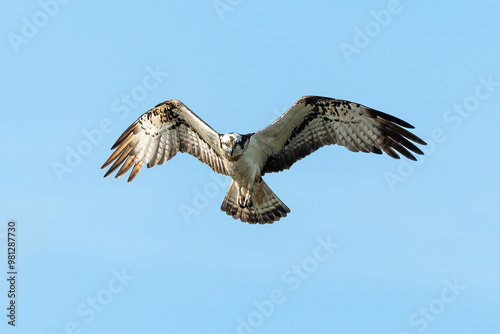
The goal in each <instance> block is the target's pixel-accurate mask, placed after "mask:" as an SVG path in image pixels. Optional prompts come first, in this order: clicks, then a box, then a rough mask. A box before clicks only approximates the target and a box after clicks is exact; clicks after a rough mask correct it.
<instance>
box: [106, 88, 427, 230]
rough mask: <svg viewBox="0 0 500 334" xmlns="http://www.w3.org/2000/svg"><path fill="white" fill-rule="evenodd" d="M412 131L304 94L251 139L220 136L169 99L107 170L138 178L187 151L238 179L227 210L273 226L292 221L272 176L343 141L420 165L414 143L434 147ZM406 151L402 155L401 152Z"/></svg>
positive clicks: (127, 137)
mask: <svg viewBox="0 0 500 334" xmlns="http://www.w3.org/2000/svg"><path fill="white" fill-rule="evenodd" d="M405 128H413V126H412V125H410V124H408V123H407V122H405V121H403V120H401V119H399V118H397V117H394V116H391V115H388V114H386V113H383V112H380V111H377V110H374V109H371V108H368V107H366V106H363V105H361V104H358V103H353V102H349V101H345V100H338V99H332V98H328V97H321V96H304V97H302V98H300V99H299V100H298V101H297V102H295V104H294V105H292V106H291V107H290V108H289V109H288V110H287V111H286V112H285V113H284V114H283V115H281V116H280V117H279V118H278V119H277V120H276V121H274V122H273V123H271V124H270V125H268V126H267V127H265V128H264V129H262V130H260V131H258V132H255V133H249V134H244V135H242V134H238V133H234V132H231V133H226V134H224V135H223V134H220V133H218V132H216V131H215V130H213V129H212V128H211V127H210V126H209V125H208V124H207V123H205V122H204V121H203V120H201V119H200V118H199V117H198V116H196V115H195V113H193V112H192V111H191V110H189V109H188V108H187V107H186V106H185V105H184V104H183V103H182V102H180V101H178V100H168V101H165V102H163V103H160V104H158V105H157V106H156V107H154V108H153V109H151V110H149V111H148V112H146V113H145V114H143V115H142V116H141V117H139V118H138V119H137V120H136V121H135V122H134V123H132V125H130V126H129V127H128V128H127V129H126V130H125V132H123V134H122V135H121V136H120V137H119V138H118V140H117V141H116V142H115V144H114V145H113V147H111V149H112V150H115V151H114V152H113V153H112V154H111V156H110V157H109V158H108V160H106V162H105V163H104V165H103V166H102V167H101V168H106V167H108V166H109V165H111V167H110V168H109V170H108V171H107V172H106V174H105V175H104V177H107V176H109V175H110V174H112V173H113V172H114V171H116V170H117V169H118V168H120V169H119V170H118V172H117V174H116V177H117V178H118V177H120V176H122V175H124V174H125V173H127V171H128V170H130V168H132V167H133V169H132V172H131V173H130V176H129V178H128V182H130V181H132V180H133V179H134V178H135V177H136V176H137V173H139V171H140V170H141V168H142V167H143V166H144V165H147V166H148V168H151V167H153V166H155V165H162V164H163V163H165V162H166V161H167V160H170V159H172V158H173V157H174V156H175V155H176V154H177V152H187V153H189V154H191V155H193V156H194V157H196V158H198V159H199V160H200V161H201V162H204V163H205V164H207V165H209V166H210V167H211V168H212V169H213V170H214V171H215V172H217V173H220V174H223V175H227V176H230V177H231V178H232V180H231V185H230V186H229V190H228V191H227V193H226V196H225V198H224V201H223V202H222V206H221V210H222V211H224V212H226V213H227V214H228V215H230V216H232V217H233V218H234V219H240V220H241V221H243V222H248V223H250V224H255V223H259V224H267V223H273V222H275V221H278V220H280V218H282V217H286V215H287V213H289V212H290V209H289V208H288V207H287V206H286V205H285V204H284V203H283V202H282V201H281V200H280V199H279V198H278V196H276V195H275V194H274V192H273V191H272V190H271V189H270V188H269V187H268V186H267V184H266V183H265V182H264V180H263V179H262V177H263V176H264V174H266V173H273V172H280V171H283V170H285V169H289V168H290V167H291V166H292V165H293V164H294V163H295V162H297V161H298V160H300V159H302V158H304V157H305V156H307V155H309V154H311V153H312V152H314V151H316V150H317V149H319V148H320V147H322V146H325V145H332V144H337V145H341V146H345V147H346V148H347V149H349V150H350V151H353V152H359V151H361V152H372V153H376V154H382V152H385V153H386V154H387V155H389V156H390V157H392V158H395V159H399V155H398V153H400V154H401V155H403V156H405V157H406V158H408V159H411V160H416V159H415V157H414V156H413V154H412V153H411V152H410V151H412V152H413V153H416V154H423V152H422V151H421V150H420V149H419V148H418V147H417V146H416V145H415V144H414V143H412V142H415V143H418V144H420V145H426V143H425V142H424V141H423V140H422V139H420V138H419V137H417V136H416V135H414V134H413V133H411V132H409V131H408V130H406V129H405ZM396 152H398V153H396Z"/></svg>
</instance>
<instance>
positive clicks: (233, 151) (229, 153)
mask: <svg viewBox="0 0 500 334" xmlns="http://www.w3.org/2000/svg"><path fill="white" fill-rule="evenodd" d="M220 145H221V148H222V152H223V153H224V155H225V156H226V158H228V159H229V160H236V159H238V158H239V157H240V156H241V155H242V154H243V152H244V151H245V148H246V138H245V137H244V136H242V135H240V134H237V133H234V132H231V133H226V134H225V135H223V136H222V137H221V139H220Z"/></svg>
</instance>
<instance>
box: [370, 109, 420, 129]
mask: <svg viewBox="0 0 500 334" xmlns="http://www.w3.org/2000/svg"><path fill="white" fill-rule="evenodd" d="M367 113H368V114H369V115H370V116H371V117H373V118H376V117H380V118H383V119H385V120H387V121H390V122H392V123H395V124H397V125H399V126H402V127H405V128H407V129H415V127H414V126H413V125H411V124H410V123H408V122H405V121H403V120H402V119H401V118H398V117H395V116H392V115H389V114H386V113H385V112H382V111H378V110H375V109H371V108H368V110H367Z"/></svg>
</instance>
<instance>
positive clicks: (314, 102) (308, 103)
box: [253, 96, 426, 174]
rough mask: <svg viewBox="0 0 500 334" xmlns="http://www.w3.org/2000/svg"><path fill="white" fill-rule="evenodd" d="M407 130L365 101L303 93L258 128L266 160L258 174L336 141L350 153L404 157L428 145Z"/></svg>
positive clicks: (256, 136)
mask: <svg viewBox="0 0 500 334" xmlns="http://www.w3.org/2000/svg"><path fill="white" fill-rule="evenodd" d="M405 128H413V126H411V125H410V124H408V123H406V122H405V121H403V120H401V119H399V118H396V117H394V116H391V115H388V114H385V113H383V112H380V111H377V110H374V109H371V108H368V107H365V106H363V105H360V104H357V103H353V102H349V101H344V100H336V99H331V98H327V97H320V96H304V97H302V98H300V99H299V100H298V101H297V102H296V103H295V104H294V105H293V106H291V107H290V109H288V110H287V111H286V112H285V113H284V114H283V115H281V117H280V118H278V119H277V120H276V121H274V122H273V123H272V124H271V125H269V126H267V127H266V128H264V129H262V130H261V131H259V132H256V133H255V134H254V135H253V139H254V140H256V141H257V142H258V144H259V147H260V148H261V149H262V151H263V153H264V157H265V159H266V161H265V162H264V164H263V169H262V174H264V173H270V172H279V171H282V170H284V169H288V168H290V167H291V166H292V165H293V164H294V163H295V162H296V161H298V160H300V159H302V158H304V157H305V156H307V155H309V154H311V153H312V152H314V151H316V150H317V149H319V148H320V147H322V146H325V145H332V144H338V145H342V146H345V147H346V148H348V149H349V150H350V151H353V152H359V151H361V152H372V153H377V154H382V152H385V153H386V154H388V155H389V156H391V157H393V158H395V159H399V155H398V154H397V153H396V152H395V151H397V152H399V153H400V154H402V155H403V156H405V157H406V158H408V159H411V160H416V159H415V157H414V156H413V154H412V153H411V152H410V151H412V152H414V153H416V154H423V152H422V151H421V150H420V149H419V148H418V147H416V146H415V144H413V143H412V141H413V142H415V143H418V144H421V145H426V143H425V142H424V141H423V140H422V139H420V138H418V137H417V136H415V135H414V134H413V133H411V132H409V131H408V130H406V129H405Z"/></svg>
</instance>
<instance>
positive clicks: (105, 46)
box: [0, 0, 500, 334]
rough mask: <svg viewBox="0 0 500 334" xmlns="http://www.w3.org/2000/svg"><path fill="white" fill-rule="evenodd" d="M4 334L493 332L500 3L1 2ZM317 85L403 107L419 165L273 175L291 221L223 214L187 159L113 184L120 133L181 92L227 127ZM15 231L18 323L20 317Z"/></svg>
mask: <svg viewBox="0 0 500 334" xmlns="http://www.w3.org/2000/svg"><path fill="white" fill-rule="evenodd" d="M0 13H1V14H0V16H1V20H0V31H1V35H2V36H3V37H2V38H1V39H0V40H1V42H0V48H1V54H2V62H1V65H0V70H1V76H0V77H1V81H0V82H1V83H0V89H1V92H2V93H1V96H2V98H1V99H0V110H1V112H2V125H3V126H2V131H1V139H2V148H1V152H2V156H3V162H2V164H1V167H0V170H1V171H2V173H1V174H2V177H1V178H0V189H1V190H2V191H1V201H0V208H1V210H0V250H1V252H0V264H1V265H0V267H1V268H2V274H1V277H2V280H1V283H0V303H1V307H0V309H1V310H2V311H0V319H1V320H0V331H1V332H2V333H43V334H49V333H53V334H56V333H220V334H224V333H228V334H233V333H245V334H249V333H385V334H387V333H395V334H413V333H424V332H425V333H498V332H500V317H499V313H498V310H499V309H498V301H499V300H500V284H499V282H500V268H499V264H500V242H499V241H498V240H499V236H500V219H499V214H498V203H499V197H500V191H499V188H498V186H499V185H500V184H499V176H498V165H499V162H500V158H499V155H498V142H499V140H500V135H499V131H498V129H497V128H498V124H500V116H499V113H498V110H499V107H500V67H499V59H500V22H499V20H498V14H499V13H500V3H499V2H498V1H493V0H490V1H487V0H482V1H410V0H401V1H399V2H398V1H388V0H376V1H290V0H288V1H263V0H252V1H248V0H220V1H212V0H203V1H141V2H139V1H137V2H131V1H125V2H119V1H111V2H92V3H89V2H84V1H75V0H73V1H62V0H60V2H56V0H42V1H40V2H39V1H34V0H29V1H22V2H3V3H2V4H1V5H0ZM304 95H323V96H329V97H335V98H342V99H347V100H351V101H355V102H358V103H361V104H364V105H367V106H370V107H372V108H375V109H378V110H381V111H384V112H386V113H389V114H392V115H395V116H397V117H400V118H402V119H404V120H406V121H408V122H409V123H411V124H413V125H414V126H415V127H416V128H415V130H414V132H415V133H416V134H417V135H419V136H420V137H422V138H423V139H425V140H426V141H427V142H428V143H429V145H428V146H427V147H425V148H424V151H425V152H426V155H425V156H424V157H420V159H419V161H418V162H417V163H409V162H407V161H406V162H405V161H403V160H401V161H398V160H393V159H391V158H389V157H388V156H386V155H383V156H378V155H374V154H362V153H357V154H354V153H351V152H349V151H348V150H346V149H345V148H342V147H338V146H330V147H327V148H323V149H321V150H320V151H318V152H316V153H314V154H313V155H311V156H309V157H307V158H306V159H304V160H302V161H300V162H298V163H297V164H296V165H294V166H293V167H292V168H291V170H289V171H286V172H283V173H279V174H272V175H266V176H265V180H266V182H267V183H268V184H269V186H270V187H271V188H272V189H273V190H274V192H275V193H276V194H277V195H278V196H279V197H280V198H281V199H282V200H283V201H284V202H285V203H286V204H287V205H288V206H289V207H290V208H291V210H292V212H291V214H290V215H289V216H288V217H286V218H285V219H283V220H281V221H279V222H276V223H275V224H273V225H265V226H261V225H257V226H252V225H248V224H245V223H241V222H240V221H236V220H233V219H232V218H231V217H229V216H227V215H226V214H225V213H224V212H222V211H220V209H219V208H220V205H221V203H222V200H223V198H224V194H225V192H226V190H227V187H228V185H229V178H227V177H223V176H217V175H216V174H214V173H213V172H212V171H211V169H210V168H209V167H208V166H206V165H203V164H201V163H200V162H199V161H198V160H197V159H195V158H193V157H191V156H189V155H186V154H179V155H178V156H176V157H175V158H174V159H173V160H171V161H169V162H168V163H166V164H165V165H163V166H157V167H155V168H153V169H143V170H142V171H141V172H140V173H139V175H138V177H137V178H136V179H135V180H134V182H132V183H129V184H127V182H126V179H125V178H121V179H118V180H117V179H114V178H108V179H102V176H103V174H104V171H103V170H100V166H101V165H102V164H103V162H104V161H105V160H106V159H107V158H108V156H109V155H110V153H111V151H110V150H109V149H110V147H111V145H112V144H113V143H114V141H115V140H116V139H117V138H118V136H119V135H120V134H121V133H122V131H123V130H124V129H126V128H127V127H128V125H130V124H131V123H132V122H133V121H134V120H135V119H136V118H138V117H139V116H140V115H141V114H142V113H144V112H145V111H147V110H148V109H150V108H151V107H153V106H155V105H156V104H158V103H160V102H163V101H165V100H168V99H173V98H175V99H179V100H181V101H182V102H184V103H185V104H186V105H187V106H188V107H189V108H190V109H192V110H193V111H194V112H195V113H197V114H198V115H199V116H200V117H201V118H203V119H204V120H205V121H206V122H207V123H209V124H210V125H211V126H212V127H213V128H214V129H215V130H217V131H218V132H221V133H225V132H232V131H235V132H239V133H248V132H254V131H257V130H259V129H261V128H263V127H264V126H266V125H268V124H269V123H270V122H271V121H273V120H274V119H276V118H277V117H278V116H279V115H280V114H281V113H282V112H284V111H285V110H286V109H287V108H288V107H289V106H291V105H292V104H293V103H294V102H295V101H296V100H297V99H298V98H300V97H301V96H304ZM9 220H15V221H16V223H17V228H18V230H17V231H16V236H17V248H16V250H17V261H18V263H17V268H16V269H17V270H18V276H17V287H16V289H17V291H16V292H17V299H16V306H17V308H16V312H17V313H16V315H17V318H16V328H15V329H13V328H12V326H9V325H8V324H7V321H8V320H9V319H8V318H7V317H6V314H7V312H8V311H7V310H6V307H7V305H8V303H9V299H8V298H7V292H8V290H9V287H8V285H7V281H6V278H7V274H6V272H7V249H6V244H7V243H6V239H5V236H6V233H7V223H8V221H9Z"/></svg>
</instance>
